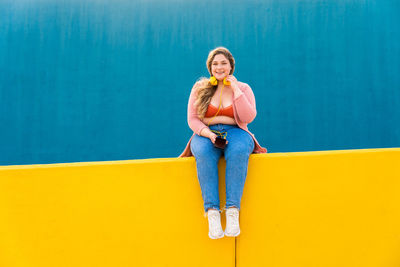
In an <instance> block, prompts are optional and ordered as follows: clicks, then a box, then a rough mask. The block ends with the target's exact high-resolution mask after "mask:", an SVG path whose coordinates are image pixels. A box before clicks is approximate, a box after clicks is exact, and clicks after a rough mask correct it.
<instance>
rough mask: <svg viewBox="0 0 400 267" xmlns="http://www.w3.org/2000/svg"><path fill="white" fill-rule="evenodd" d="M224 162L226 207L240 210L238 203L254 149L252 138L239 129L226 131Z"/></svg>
mask: <svg viewBox="0 0 400 267" xmlns="http://www.w3.org/2000/svg"><path fill="white" fill-rule="evenodd" d="M227 133H228V134H227V140H228V142H229V143H228V145H227V146H226V148H225V151H224V154H225V160H226V174H225V184H226V206H225V208H229V207H236V208H238V209H240V201H241V199H242V193H243V188H244V183H245V181H246V176H247V165H248V161H249V156H250V154H251V153H252V152H253V149H254V141H253V138H252V136H251V135H250V134H249V133H247V132H246V131H244V130H242V129H240V128H232V129H229V130H228V131H227Z"/></svg>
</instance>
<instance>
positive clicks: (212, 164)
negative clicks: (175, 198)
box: [179, 47, 267, 239]
mask: <svg viewBox="0 0 400 267" xmlns="http://www.w3.org/2000/svg"><path fill="white" fill-rule="evenodd" d="M206 65H207V69H208V71H209V73H210V75H211V78H209V79H208V78H201V79H200V80H199V81H197V82H196V83H195V85H194V86H193V88H192V91H191V93H190V97H189V103H188V117H187V119H188V124H189V127H190V128H191V129H192V130H193V132H194V133H193V135H192V137H191V138H190V140H189V142H188V143H187V145H186V148H185V150H184V151H183V152H182V154H181V155H180V156H179V157H189V156H194V157H195V159H196V167H197V177H198V180H199V183H200V187H201V192H202V197H203V201H204V210H205V212H206V214H207V217H208V223H209V233H208V235H209V237H210V238H212V239H218V238H221V237H223V236H224V235H225V236H238V235H239V234H240V226H239V210H240V202H241V198H242V193H243V188H244V183H245V180H246V176H247V165H248V160H249V156H250V154H251V153H266V152H267V150H266V149H265V148H263V147H261V146H260V145H259V143H258V142H257V140H256V138H255V137H254V135H253V134H252V133H251V132H250V131H249V130H248V129H247V124H249V123H250V122H252V121H253V120H254V118H255V117H256V114H257V111H256V102H255V98H254V94H253V91H252V90H251V88H250V86H249V85H247V84H246V83H243V82H239V81H238V80H237V79H236V78H235V77H234V76H233V75H232V74H233V72H234V70H235V60H234V58H233V56H232V54H231V53H230V52H229V50H228V49H226V48H224V47H217V48H215V49H214V50H212V51H211V52H210V53H209V55H208V58H207V62H206ZM222 155H223V156H224V157H225V160H226V175H225V184H226V205H225V207H224V210H225V211H226V229H225V232H224V231H223V230H222V226H221V217H220V213H221V209H220V201H219V193H218V192H219V191H218V180H219V178H218V161H219V158H220V157H221V156H222Z"/></svg>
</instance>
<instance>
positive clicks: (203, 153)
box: [190, 136, 213, 158]
mask: <svg viewBox="0 0 400 267" xmlns="http://www.w3.org/2000/svg"><path fill="white" fill-rule="evenodd" d="M212 149H213V148H212V144H211V141H210V139H208V138H206V137H202V136H195V137H193V140H192V142H191V144H190V150H191V151H192V154H193V155H194V157H195V158H204V157H210V154H212V153H213V150H212Z"/></svg>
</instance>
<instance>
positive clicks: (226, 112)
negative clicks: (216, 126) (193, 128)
mask: <svg viewBox="0 0 400 267" xmlns="http://www.w3.org/2000/svg"><path fill="white" fill-rule="evenodd" d="M217 111H218V107H215V106H213V105H211V103H210V105H208V108H207V112H206V115H204V117H206V118H209V117H214V115H215V114H216V113H217ZM218 115H222V116H228V117H231V118H234V116H233V106H232V105H230V106H228V107H225V108H221V109H220V110H219V112H218ZM218 115H217V116H218Z"/></svg>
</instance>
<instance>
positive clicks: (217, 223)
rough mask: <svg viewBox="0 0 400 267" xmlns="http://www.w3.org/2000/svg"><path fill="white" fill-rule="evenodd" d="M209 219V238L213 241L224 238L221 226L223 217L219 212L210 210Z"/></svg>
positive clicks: (208, 212)
mask: <svg viewBox="0 0 400 267" xmlns="http://www.w3.org/2000/svg"><path fill="white" fill-rule="evenodd" d="M207 217H208V236H209V237H210V238H211V239H218V238H221V237H223V236H224V231H223V230H222V226H221V215H220V214H219V211H218V210H213V209H209V210H208V211H207Z"/></svg>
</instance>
